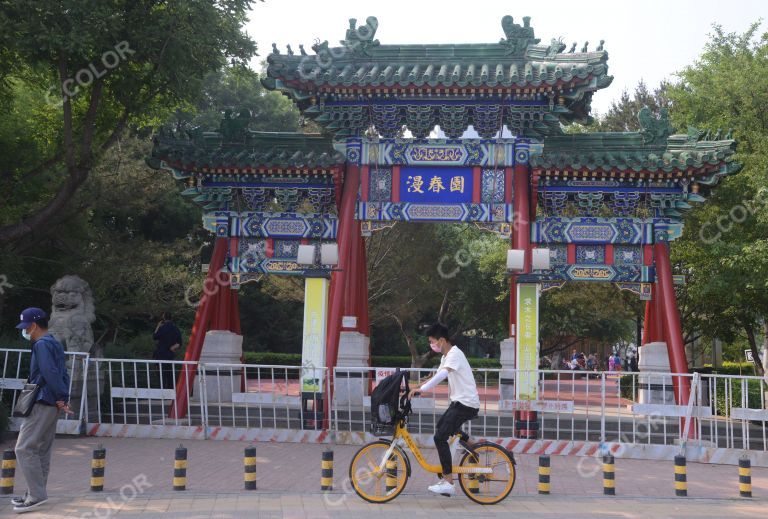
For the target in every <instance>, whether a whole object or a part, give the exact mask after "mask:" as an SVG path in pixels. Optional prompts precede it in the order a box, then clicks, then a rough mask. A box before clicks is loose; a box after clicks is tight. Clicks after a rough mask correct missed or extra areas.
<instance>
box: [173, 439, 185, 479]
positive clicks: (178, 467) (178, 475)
mask: <svg viewBox="0 0 768 519" xmlns="http://www.w3.org/2000/svg"><path fill="white" fill-rule="evenodd" d="M173 489H174V490H186V489H187V448H186V447H184V446H183V445H181V444H179V446H178V447H176V455H175V456H174V461H173Z"/></svg>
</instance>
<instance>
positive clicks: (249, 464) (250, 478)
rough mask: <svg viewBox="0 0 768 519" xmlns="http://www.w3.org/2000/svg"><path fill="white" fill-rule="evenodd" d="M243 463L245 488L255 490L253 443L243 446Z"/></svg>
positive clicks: (254, 453) (254, 450) (254, 448)
mask: <svg viewBox="0 0 768 519" xmlns="http://www.w3.org/2000/svg"><path fill="white" fill-rule="evenodd" d="M243 465H244V466H245V472H244V474H243V479H244V480H245V489H246V490H256V447H254V446H253V445H251V446H250V447H246V448H245V457H244V458H243Z"/></svg>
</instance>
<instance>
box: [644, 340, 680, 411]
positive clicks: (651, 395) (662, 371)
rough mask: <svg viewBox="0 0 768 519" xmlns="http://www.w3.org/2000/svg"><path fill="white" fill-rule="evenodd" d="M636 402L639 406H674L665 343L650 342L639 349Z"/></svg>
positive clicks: (673, 391)
mask: <svg viewBox="0 0 768 519" xmlns="http://www.w3.org/2000/svg"><path fill="white" fill-rule="evenodd" d="M638 369H639V370H640V374H639V375H638V388H637V394H638V402H639V403H641V404H665V405H674V404H675V390H674V387H673V386H672V376H671V375H670V374H669V373H670V371H671V370H670V367H669V353H668V351H667V343H665V342H650V343H648V344H646V345H644V346H641V347H640V359H639V361H638Z"/></svg>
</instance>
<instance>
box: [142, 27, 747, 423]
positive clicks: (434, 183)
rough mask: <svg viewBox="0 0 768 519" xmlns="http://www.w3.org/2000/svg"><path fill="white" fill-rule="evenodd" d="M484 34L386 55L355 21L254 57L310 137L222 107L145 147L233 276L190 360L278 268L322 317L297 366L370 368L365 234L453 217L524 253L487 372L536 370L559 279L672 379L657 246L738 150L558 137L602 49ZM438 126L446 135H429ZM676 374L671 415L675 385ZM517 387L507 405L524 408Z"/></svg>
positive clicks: (604, 75)
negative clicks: (478, 39) (620, 327)
mask: <svg viewBox="0 0 768 519" xmlns="http://www.w3.org/2000/svg"><path fill="white" fill-rule="evenodd" d="M501 25H502V29H503V32H500V35H503V37H502V38H501V39H500V41H498V42H497V43H488V44H450V45H442V44H441V45H384V44H381V43H380V42H379V41H378V40H377V39H375V33H376V29H377V26H378V22H377V20H376V18H374V17H370V18H368V19H367V20H366V23H365V24H364V25H360V26H357V23H356V21H355V20H354V19H352V20H350V24H349V28H348V29H347V31H346V36H345V38H344V39H343V40H341V42H340V45H339V46H335V47H331V46H330V45H329V44H328V42H327V41H326V42H323V43H318V44H315V45H314V46H313V47H312V49H313V51H314V54H309V55H308V54H307V53H306V51H305V50H304V48H303V47H302V46H300V52H299V53H298V54H297V53H294V52H293V51H292V50H291V49H290V47H288V51H287V53H280V52H279V51H278V49H277V47H276V46H275V45H273V51H272V53H271V54H270V55H269V56H268V58H267V61H268V64H269V65H268V69H267V77H266V78H265V79H264V80H263V84H264V85H265V87H266V88H268V89H271V90H277V91H280V92H282V93H284V94H285V95H287V96H288V97H289V98H290V99H291V100H293V102H294V103H295V104H296V106H297V107H298V108H299V110H300V111H301V113H302V115H303V116H304V117H306V118H308V119H311V120H313V121H314V122H316V123H317V124H319V125H320V126H321V127H322V128H323V129H324V131H325V133H324V135H305V134H295V133H259V132H253V131H249V130H247V124H248V120H249V117H250V114H248V113H247V112H244V113H240V114H238V115H233V114H231V113H227V114H226V115H225V118H224V120H223V121H222V123H221V127H220V129H219V131H217V132H202V131H200V130H199V129H195V130H192V131H189V132H186V134H185V135H179V134H170V133H167V132H166V133H163V134H161V135H160V136H159V137H158V139H157V140H156V144H155V147H154V149H153V152H152V158H151V160H150V163H151V164H152V165H153V166H154V167H157V168H165V169H169V170H171V171H172V172H173V175H174V177H175V178H176V179H178V180H179V181H182V182H184V183H185V184H186V186H187V187H186V189H185V190H184V192H183V195H184V196H189V197H192V198H193V200H195V201H196V202H198V203H200V204H201V205H202V206H203V210H204V216H203V223H204V226H205V228H206V229H207V230H209V231H211V232H212V233H214V234H215V236H216V242H215V247H214V253H213V258H212V260H211V264H210V269H209V273H208V276H209V277H211V276H215V275H219V276H224V277H226V278H230V277H231V279H230V281H231V283H230V284H228V285H227V286H225V287H224V288H222V290H219V291H218V292H217V293H216V294H215V295H214V296H213V297H208V298H205V299H204V300H203V303H202V304H201V305H200V306H199V308H198V310H197V315H196V319H195V325H194V328H193V332H192V334H191V337H190V344H189V347H188V348H187V360H197V359H198V358H199V355H200V351H201V348H202V342H203V336H204V335H205V332H206V330H210V329H218V330H231V331H235V332H237V333H239V314H238V308H237V287H238V286H239V285H240V284H242V283H245V282H247V281H249V280H252V279H255V278H258V277H260V276H262V275H293V276H304V277H305V278H306V279H307V285H306V287H307V293H306V295H305V297H306V298H307V302H306V305H307V306H305V309H306V308H309V305H310V304H312V309H313V310H312V311H313V312H319V315H322V319H320V320H319V321H320V322H319V324H318V319H314V320H313V322H314V323H315V324H314V326H316V328H315V329H313V330H309V331H308V329H307V326H308V325H307V323H306V319H305V330H304V332H305V335H304V341H305V344H304V347H305V350H304V351H305V354H306V352H307V346H308V345H307V342H311V343H312V344H311V345H310V346H311V349H312V351H313V353H312V355H313V359H318V358H319V359H320V362H321V363H322V365H324V366H327V367H328V368H331V369H332V368H333V367H334V366H336V365H337V362H338V361H339V357H340V355H339V352H340V349H341V350H342V351H344V352H345V353H344V355H345V356H346V357H348V358H352V359H357V360H358V361H360V362H359V363H358V364H357V365H365V364H368V362H369V359H370V351H369V349H370V348H369V337H370V326H369V319H368V307H367V301H368V286H367V268H366V252H365V239H364V238H365V236H367V235H370V233H372V232H375V231H376V230H377V229H381V228H383V227H387V226H391V225H393V224H395V223H396V222H466V223H472V224H474V225H477V226H479V227H481V228H483V229H486V230H489V231H492V232H495V233H498V234H499V235H500V236H501V237H502V238H503V239H506V240H509V241H510V248H511V249H513V250H516V251H524V252H522V253H521V254H522V255H523V258H524V259H523V264H522V269H520V270H519V271H518V272H516V273H515V274H513V275H511V281H510V282H511V294H512V297H511V298H510V328H509V329H510V340H507V341H504V343H503V344H502V367H503V368H504V369H510V368H515V367H517V368H518V369H532V370H535V369H537V366H538V359H537V350H536V348H537V340H538V315H537V309H538V297H539V293H540V292H541V290H547V289H550V288H556V287H559V286H562V285H563V284H564V283H565V282H567V281H571V280H574V281H599V282H610V283H615V284H616V285H617V286H618V287H619V288H621V289H624V290H630V291H632V292H635V293H636V294H638V295H639V297H641V298H642V299H644V300H646V316H645V317H646V318H645V326H644V333H643V344H647V343H649V342H666V343H667V348H668V353H669V359H670V366H671V371H672V372H673V373H685V372H687V360H686V357H685V350H684V345H683V339H682V333H681V328H680V318H679V313H678V310H677V306H676V301H675V293H674V287H673V276H672V270H671V266H670V259H669V242H671V241H672V240H674V239H676V238H678V237H679V236H681V234H682V229H683V221H682V218H683V215H684V213H685V212H686V211H687V210H688V209H690V208H691V204H693V203H700V202H703V201H704V200H705V199H704V196H703V195H704V194H706V191H707V190H708V189H710V188H711V187H712V186H714V185H716V184H717V183H718V181H719V180H720V179H721V178H722V177H724V176H727V175H729V174H732V173H735V172H737V171H738V170H739V168H740V166H739V164H738V163H737V162H735V161H733V160H732V155H733V154H734V152H735V141H734V140H732V139H731V138H730V136H726V137H725V139H720V138H719V136H716V137H715V140H707V139H705V138H704V136H705V134H704V132H700V131H698V130H696V129H693V128H689V129H688V131H687V133H686V134H673V130H672V128H671V127H670V125H669V121H668V116H667V114H666V112H662V113H661V114H660V116H653V115H652V114H651V113H650V111H649V110H648V109H643V110H642V111H641V112H640V114H639V115H638V117H639V122H640V125H641V127H642V130H641V131H639V132H624V133H588V134H568V135H566V134H564V132H563V125H564V124H567V123H571V122H580V123H589V122H590V119H591V118H590V103H591V99H592V95H593V94H594V93H595V92H596V91H597V90H599V89H601V88H605V87H606V86H608V85H609V84H610V83H611V81H612V79H613V78H612V77H611V76H609V75H608V67H607V60H608V53H607V52H606V51H605V50H603V42H602V41H601V42H600V45H599V46H598V47H597V48H596V49H594V50H590V49H589V48H588V46H587V44H585V45H584V46H583V47H581V48H580V49H577V48H576V44H574V45H573V46H572V47H571V48H570V49H569V50H567V51H566V46H565V45H564V44H563V43H561V42H560V41H558V40H554V39H553V40H551V42H550V43H549V44H540V40H539V39H538V38H535V35H534V30H533V28H532V27H531V25H530V20H529V18H527V17H526V18H523V24H522V25H520V24H517V23H515V22H514V21H513V19H512V17H510V16H506V17H504V18H503V19H502V24H501ZM436 126H439V127H440V130H441V132H442V134H443V135H444V136H445V138H432V137H431V136H432V135H433V134H434V132H435V127H436ZM470 126H471V128H470ZM472 129H473V130H474V132H471V130H472ZM468 130H470V131H469V132H468ZM468 134H469V135H473V137H469V138H468V137H467V135H468ZM404 135H405V136H408V135H410V136H409V137H405V136H404ZM328 244H337V246H338V265H337V266H336V267H335V268H332V266H331V265H330V264H322V263H321V261H322V260H321V257H322V255H321V254H320V253H319V251H320V250H321V248H322V245H328ZM301 245H312V246H315V250H316V251H317V252H316V254H315V261H314V263H315V264H314V265H306V264H299V263H298V262H297V255H298V251H299V247H300V246H301ZM536 249H546V250H549V259H550V262H549V263H550V265H549V267H548V268H547V269H543V270H536V269H534V268H533V267H534V265H533V262H532V257H533V256H535V255H536V253H535V251H536ZM328 280H330V281H328ZM310 298H311V299H312V301H310ZM326 303H327V304H326ZM326 309H327V311H326ZM531 319H532V320H533V322H530V321H531ZM505 348H512V349H513V350H514V354H513V355H505V351H504V350H505ZM505 359H507V361H505ZM509 359H515V360H514V361H512V362H513V363H510V362H509ZM674 381H675V384H676V388H675V389H676V391H675V395H676V396H677V397H678V403H679V404H685V403H686V402H685V400H686V399H687V395H688V388H687V383H688V382H687V379H685V378H683V377H675V378H674ZM338 382H339V381H336V383H335V385H336V386H337V387H338ZM501 382H502V386H503V385H504V374H502V381H501ZM184 384H185V382H184V380H180V381H179V386H178V387H179V389H178V393H179V395H178V396H179V399H181V400H182V402H185V401H186V397H187V395H186V394H183V393H184V391H183V389H182V388H184V387H185V385H184ZM524 386H525V384H520V383H519V382H518V384H517V386H516V388H515V390H516V391H517V392H516V394H515V397H514V398H529V399H530V398H532V395H530V394H528V395H526V394H525V391H526V388H525V387H524ZM677 386H680V387H677ZM529 389H532V390H533V391H534V392H535V388H529ZM502 392H503V387H502ZM327 401H328V400H327V399H326V406H327ZM179 408H180V409H183V408H184V405H183V404H182V405H180V406H179ZM530 416H532V415H529V418H530ZM523 418H525V417H523ZM531 428H532V429H535V427H531Z"/></svg>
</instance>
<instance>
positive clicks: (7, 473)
mask: <svg viewBox="0 0 768 519" xmlns="http://www.w3.org/2000/svg"><path fill="white" fill-rule="evenodd" d="M15 477H16V453H15V452H14V450H13V449H6V450H5V451H3V465H2V473H0V494H13V480H14V478H15Z"/></svg>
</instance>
